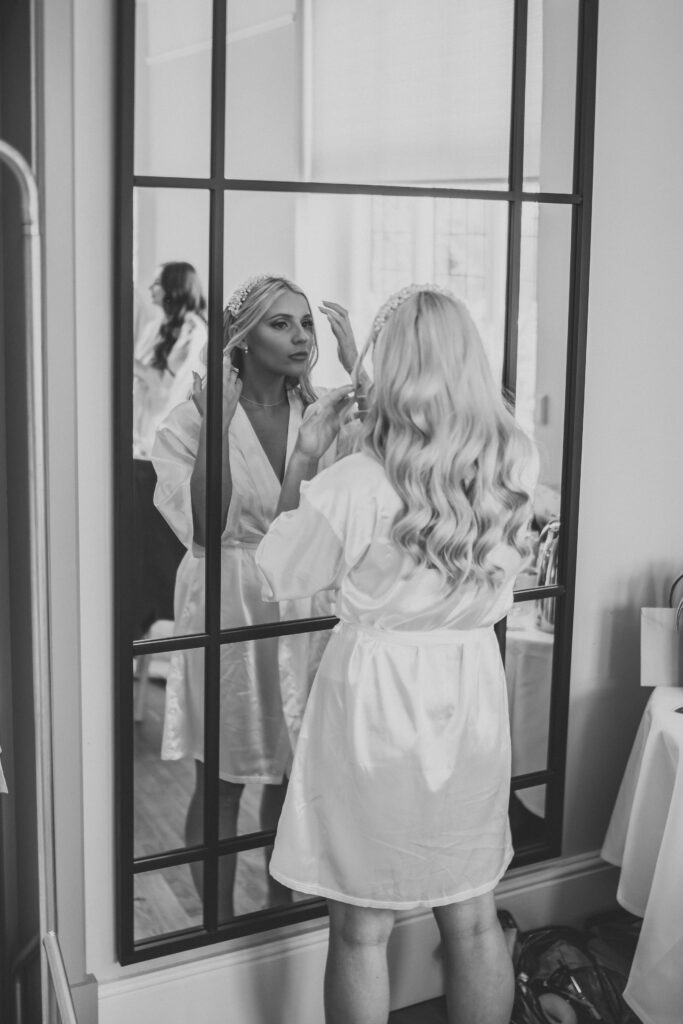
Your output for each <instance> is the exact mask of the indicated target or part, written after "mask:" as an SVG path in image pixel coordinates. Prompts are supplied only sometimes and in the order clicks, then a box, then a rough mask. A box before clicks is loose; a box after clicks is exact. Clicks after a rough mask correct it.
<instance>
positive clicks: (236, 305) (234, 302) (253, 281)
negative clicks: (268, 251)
mask: <svg viewBox="0 0 683 1024" xmlns="http://www.w3.org/2000/svg"><path fill="white" fill-rule="evenodd" d="M269 277H270V274H257V275H256V276H255V277H249V278H247V280H246V281H245V282H244V284H241V285H240V286H239V288H236V289H235V291H234V292H233V293H232V295H231V296H230V298H229V299H228V302H227V305H226V307H225V308H226V309H227V310H229V312H230V314H231V316H232V318H233V320H234V319H235V317H236V316H237V314H238V313H239V311H240V309H241V308H242V303H243V302H244V300H245V299H246V297H247V295H248V294H249V292H250V291H251V290H252V288H255V287H256V285H257V284H260V283H261V281H267V280H268V278H269Z"/></svg>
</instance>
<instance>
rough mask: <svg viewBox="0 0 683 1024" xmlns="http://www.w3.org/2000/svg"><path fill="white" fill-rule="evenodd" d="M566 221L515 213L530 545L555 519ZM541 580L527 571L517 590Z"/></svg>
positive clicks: (551, 212) (567, 217) (520, 406)
mask: <svg viewBox="0 0 683 1024" xmlns="http://www.w3.org/2000/svg"><path fill="white" fill-rule="evenodd" d="M571 219H572V211H571V209H570V208H569V207H566V206H556V205H550V204H539V205H537V204H536V203H525V204H524V208H523V213H522V253H521V268H520V296H519V333H518V351H517V394H516V416H517V419H518V421H519V423H520V424H521V425H522V427H523V428H524V429H525V430H526V431H527V432H528V433H529V435H530V436H531V437H533V438H534V439H535V441H536V444H537V446H538V451H539V457H540V472H539V479H538V484H537V487H536V490H535V493H534V529H535V533H536V538H537V541H538V537H539V535H540V533H541V531H542V530H543V529H544V528H545V527H546V526H547V524H548V523H550V522H553V521H554V520H557V519H559V515H560V498H561V478H562V449H563V442H564V412H565V386H566V367H567V323H568V315H569V311H568V296H569V285H568V282H569V261H570V251H571ZM548 582H550V581H549V580H548V579H547V578H545V579H537V578H536V577H535V576H532V575H530V574H526V575H525V576H522V577H520V579H519V580H518V583H517V589H524V588H525V587H529V586H537V585H545V584H546V583H548ZM553 582H557V580H555V581H553Z"/></svg>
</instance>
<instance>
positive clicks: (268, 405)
mask: <svg viewBox="0 0 683 1024" xmlns="http://www.w3.org/2000/svg"><path fill="white" fill-rule="evenodd" d="M287 401H288V399H287V398H281V399H280V401H279V402H270V403H268V402H255V401H254V400H253V398H245V397H244V395H240V402H248V403H249V405H257V406H258V407H259V409H275V408H276V407H277V406H278V405H284V404H285V402H287Z"/></svg>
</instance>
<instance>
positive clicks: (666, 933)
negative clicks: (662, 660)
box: [602, 687, 683, 1024]
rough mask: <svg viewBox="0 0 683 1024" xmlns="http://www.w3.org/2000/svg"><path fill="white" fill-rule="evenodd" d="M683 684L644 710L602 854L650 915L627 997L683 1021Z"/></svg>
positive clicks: (676, 1023) (658, 693)
mask: <svg viewBox="0 0 683 1024" xmlns="http://www.w3.org/2000/svg"><path fill="white" fill-rule="evenodd" d="M679 707H683V689H679V688H673V687H658V688H657V689H655V690H654V691H653V693H652V696H651V697H650V700H649V702H648V705H647V707H646V709H645V712H644V714H643V718H642V721H641V723H640V727H639V729H638V732H637V734H636V738H635V740H634V743H633V749H632V751H631V756H630V758H629V761H628V764H627V765H626V771H625V772H624V778H623V780H622V783H621V788H620V790H619V794H618V796H617V801H616V804H615V805H614V811H613V812H612V818H611V820H610V824H609V828H608V830H607V835H606V837H605V843H604V846H603V848H602V856H603V857H604V859H605V860H607V861H609V862H610V863H611V864H617V865H619V866H621V874H620V878H619V888H618V890H617V899H618V900H619V903H620V904H621V905H622V907H624V908H625V909H626V910H628V911H630V912H631V913H632V914H636V915H637V916H638V917H642V918H643V924H642V930H641V933H640V939H639V941H638V945H637V948H636V953H635V957H634V960H633V964H632V967H631V973H630V975H629V980H628V985H627V987H626V991H625V993H624V996H625V998H626V1001H627V1002H628V1004H629V1005H630V1006H631V1007H632V1009H633V1010H634V1011H635V1013H637V1014H638V1016H639V1017H640V1018H641V1020H642V1021H643V1022H644V1024H682V1022H683V714H677V713H676V711H675V709H676V708H679Z"/></svg>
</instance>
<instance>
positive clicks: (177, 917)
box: [134, 864, 203, 942]
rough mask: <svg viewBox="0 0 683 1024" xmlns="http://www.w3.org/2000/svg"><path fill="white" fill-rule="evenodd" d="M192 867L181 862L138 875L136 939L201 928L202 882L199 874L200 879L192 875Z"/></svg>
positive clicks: (135, 911)
mask: <svg viewBox="0 0 683 1024" xmlns="http://www.w3.org/2000/svg"><path fill="white" fill-rule="evenodd" d="M193 867H194V866H191V865H189V864H179V865H177V866H176V867H173V868H164V869H163V870H161V871H145V872H144V873H142V874H139V875H135V886H134V891H135V896H134V902H135V910H134V937H135V941H136V942H140V941H141V940H142V939H149V938H152V937H153V936H155V935H167V934H168V933H169V932H176V931H183V930H185V929H187V928H197V927H201V924H202V918H203V911H202V899H201V895H199V892H198V886H199V887H200V888H201V881H200V876H198V878H197V881H195V879H194V878H193V875H192V870H193ZM195 870H196V869H195ZM200 870H201V869H200Z"/></svg>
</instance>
